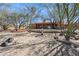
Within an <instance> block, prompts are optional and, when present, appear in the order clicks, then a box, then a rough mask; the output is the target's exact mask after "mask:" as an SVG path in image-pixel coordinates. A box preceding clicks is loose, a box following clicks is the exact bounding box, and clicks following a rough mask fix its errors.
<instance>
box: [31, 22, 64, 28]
mask: <svg viewBox="0 0 79 59" xmlns="http://www.w3.org/2000/svg"><path fill="white" fill-rule="evenodd" d="M61 25H62V27H63V26H64V23H61ZM58 27H60V24H59V23H47V22H44V23H35V24H32V28H33V29H41V28H43V29H49V28H53V29H55V28H58Z"/></svg>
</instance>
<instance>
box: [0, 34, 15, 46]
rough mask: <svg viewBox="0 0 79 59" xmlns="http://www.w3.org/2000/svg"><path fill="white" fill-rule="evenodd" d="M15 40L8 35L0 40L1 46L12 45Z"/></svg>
mask: <svg viewBox="0 0 79 59" xmlns="http://www.w3.org/2000/svg"><path fill="white" fill-rule="evenodd" d="M12 41H13V37H10V36H6V37H4V38H2V39H1V40H0V46H1V47H6V46H7V45H11V44H12Z"/></svg>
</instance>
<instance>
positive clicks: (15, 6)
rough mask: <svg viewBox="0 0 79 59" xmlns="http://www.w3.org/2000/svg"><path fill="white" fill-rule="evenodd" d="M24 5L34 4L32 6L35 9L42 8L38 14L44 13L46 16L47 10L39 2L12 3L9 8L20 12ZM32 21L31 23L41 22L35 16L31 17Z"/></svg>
mask: <svg viewBox="0 0 79 59" xmlns="http://www.w3.org/2000/svg"><path fill="white" fill-rule="evenodd" d="M26 5H27V6H29V7H31V6H34V7H36V9H37V10H40V9H42V11H41V12H40V14H42V15H44V16H45V17H47V10H46V8H45V7H44V6H43V5H42V4H41V3H26V4H25V3H13V4H11V5H10V7H9V9H10V11H14V12H18V13H20V12H22V10H23V8H25V6H26ZM32 22H33V23H35V22H42V19H40V18H39V19H38V18H36V19H33V20H32Z"/></svg>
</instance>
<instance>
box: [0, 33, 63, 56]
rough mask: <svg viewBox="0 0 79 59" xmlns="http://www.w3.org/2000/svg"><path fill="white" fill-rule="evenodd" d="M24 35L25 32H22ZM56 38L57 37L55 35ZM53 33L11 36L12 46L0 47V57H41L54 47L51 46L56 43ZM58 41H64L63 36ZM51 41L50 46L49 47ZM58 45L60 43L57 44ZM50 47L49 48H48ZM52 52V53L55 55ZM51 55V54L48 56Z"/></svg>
mask: <svg viewBox="0 0 79 59" xmlns="http://www.w3.org/2000/svg"><path fill="white" fill-rule="evenodd" d="M24 33H25V32H24ZM1 34H2V35H4V34H6V35H7V34H14V33H0V35H1ZM56 35H57V36H58V35H59V33H58V34H56ZM56 35H55V34H54V33H44V35H40V33H33V32H32V33H25V35H20V36H13V37H14V44H13V45H10V46H6V47H0V56H43V55H44V54H45V53H47V52H48V51H49V50H51V48H53V47H55V46H53V47H52V45H54V44H56V43H58V42H55V39H54V36H56ZM59 39H64V36H60V37H59ZM50 41H51V43H52V45H51V46H50V45H49V42H50ZM58 44H60V43H58ZM49 47H50V48H49ZM55 52H56V51H54V52H53V53H55ZM50 55H52V54H50Z"/></svg>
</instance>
